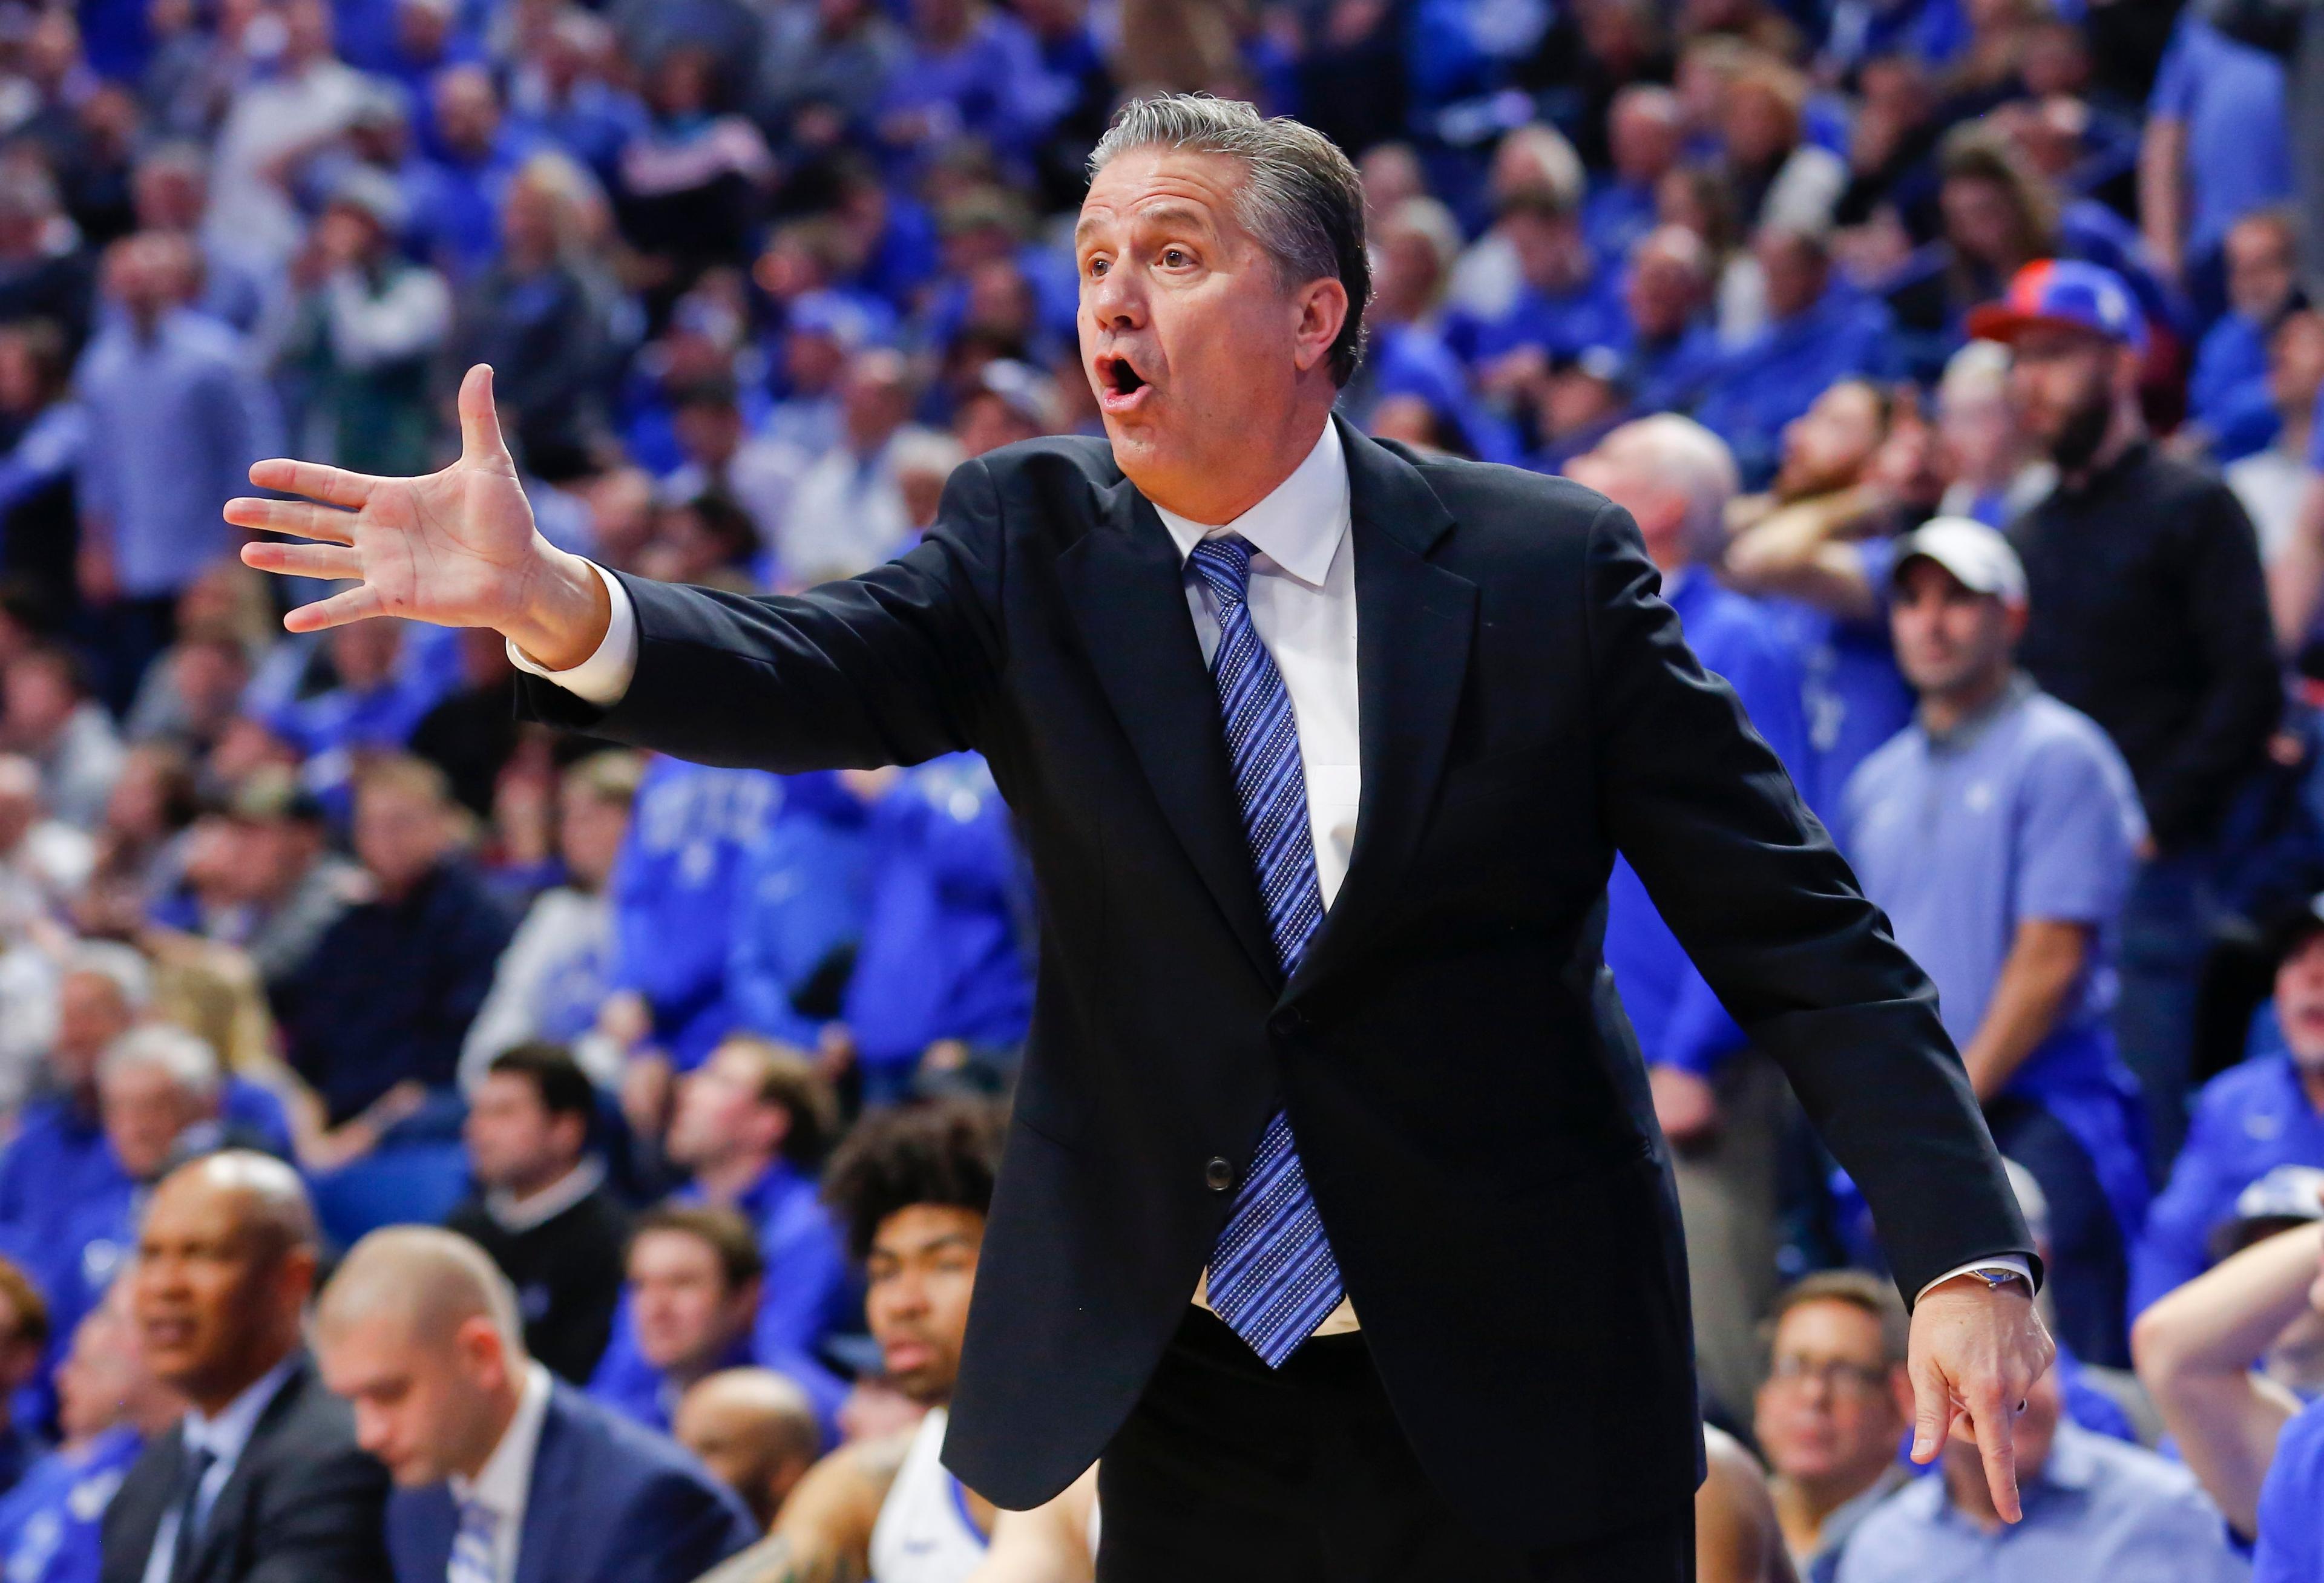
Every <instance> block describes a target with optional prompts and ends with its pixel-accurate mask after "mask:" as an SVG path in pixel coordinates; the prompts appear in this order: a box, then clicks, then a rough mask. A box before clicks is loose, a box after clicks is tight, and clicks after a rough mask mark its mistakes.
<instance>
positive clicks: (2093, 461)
mask: <svg viewBox="0 0 2324 1583" xmlns="http://www.w3.org/2000/svg"><path fill="white" fill-rule="evenodd" d="M1969 331H1970V333H1971V334H1972V335H1975V336H1978V337H1980V338H1982V339H1986V340H1994V341H2000V342H2002V343H2004V344H2006V345H2008V346H2009V348H2010V350H2011V354H2012V355H2011V369H2010V385H2011V396H2012V399H2013V400H2015V404H2016V407H2017V411H2018V417H2019V421H2020V423H2021V424H2022V425H2023V426H2024V430H2025V432H2026V434H2027V436H2028V437H2030V438H2032V439H2033V441H2034V442H2035V443H2037V444H2038V445H2040V446H2042V448H2043V449H2044V450H2046V451H2047V452H2048V453H2049V456H2050V459H2051V460H2052V462H2054V463H2056V464H2057V467H2058V473H2059V480H2058V486H2057V488H2056V489H2055V490H2053V491H2052V492H2051V494H2050V496H2049V498H2048V499H2047V500H2045V501H2043V502H2041V503H2040V504H2039V505H2036V506H2034V507H2033V508H2031V509H2030V510H2028V511H2026V512H2025V514H2024V516H2022V517H2020V518H2019V519H2018V520H2017V521H2016V523H2015V525H2014V526H2013V528H2012V529H2011V532H2010V537H2011V538H2012V540H2013V541H2014V542H2015V546H2016V548H2017V552H2018V555H2019V556H2020V557H2021V558H2022V559H2023V560H2024V565H2025V577H2026V586H2027V593H2028V595H2029V598H2030V601H2031V608H2032V617H2031V620H2030V621H2029V623H2028V625H2027V627H2026V630H2025V637H2024V641H2023V643H2022V644H2021V645H2020V646H2019V649H2018V661H2019V663H2020V664H2021V665H2022V666H2023V667H2024V669H2025V670H2026V672H2027V673H2028V674H2030V675H2031V676H2033V680H2034V682H2035V683H2036V684H2037V685H2039V686H2041V688H2042V690H2043V691H2044V692H2046V693H2049V694H2052V695H2054V696H2055V697H2057V698H2058V699H2060V700H2061V701H2062V702H2064V703H2066V704H2070V705H2071V706H2072V707H2074V708H2076V709H2079V710H2080V711H2081V712H2082V713H2085V714H2087V715H2089V716H2090V717H2091V718H2092V719H2093V720H2096V721H2097V722H2098V723H2099V724H2100V725H2102V726H2104V727H2105V728H2106V729H2107V734H2108V735H2110V736H2112V737H2113V738H2114V741H2115V745H2116V747H2118V748H2120V749H2121V750H2122V756H2123V757H2124V759H2126V760H2128V762H2129V764H2130V768H2131V773H2132V775H2133V777H2134V778H2135V779H2136V781H2137V783H2138V791H2139V796H2140V797H2141V798H2142V800H2143V801H2144V804H2145V806H2146V817H2147V824H2148V826H2149V828H2150V830H2151V831H2152V836H2151V839H2150V841H2149V842H2148V843H2147V846H2146V847H2145V849H2144V851H2143V852H2142V854H2141V855H2142V857H2143V858H2144V862H2143V864H2142V865H2141V869H2140V872H2139V875H2138V879H2137V880H2136V882H2135V886H2134V888H2133V889H2132V892H2131V897H2130V900H2129V904H2128V906H2127V907H2126V909H2125V911H2124V915H2123V925H2122V927H2123V961H2122V995H2121V999H2120V1000H2119V1001H2118V1002H2117V1003H2116V1026H2117V1028H2118V1030H2119V1033H2120V1037H2121V1045H2122V1054H2123V1057H2124V1059H2125V1060H2126V1062H2127V1063H2128V1064H2129V1066H2130V1068H2131V1070H2132V1071H2133V1072H2135V1073H2136V1074H2137V1076H2138V1078H2139V1081H2141V1082H2142V1083H2143V1084H2144V1087H2145V1090H2146V1100H2147V1106H2148V1110H2149V1116H2150V1118H2151V1121H2152V1124H2153V1146H2154V1148H2155V1149H2156V1150H2157V1151H2158V1156H2157V1157H2159V1158H2163V1159H2168V1158H2169V1157H2170V1156H2171V1155H2172V1153H2173V1152H2174V1151H2175V1150H2176V1149H2177V1147H2178V1145H2179V1138H2180V1135H2181V1130H2182V1129H2183V1127H2184V1126H2185V1119H2184V1117H2185V1112H2184V1109H2183V1108H2182V1101H2183V1099H2184V1091H2185V1089H2186V1084H2187V1067H2188V1061H2189V1056H2190V1048H2191V1045H2192V1040H2193V1025H2194V1016H2195V999H2196V977H2197V974H2198V972H2199V969H2200V967H2201V963H2202V959H2203V954H2204V951H2205V949H2206V943H2207V941H2208V937H2209V928H2210V925H2211V921H2212V914H2213V912H2214V911H2215V910H2216V909H2217V907H2218V902H2217V900H2216V899H2215V898H2214V897H2213V895H2212V891H2213V888H2214V884H2215V881H2216V879H2217V875H2218V840H2219V835H2220V828H2221V824H2222V820H2223V816H2224V815H2225V814H2226V813H2227V807H2228V805H2229V803H2230V801H2231V800H2232V799H2233V798H2234V796H2235V795H2236V790H2237V788H2238V787H2240V786H2241V785H2242V784H2243V783H2244V781H2245V780H2246V778H2247V777H2248V776H2249V775H2250V774H2251V772H2252V771H2253V770H2255V768H2258V767H2259V766H2260V764H2261V763H2262V762H2263V759H2262V754H2263V753H2264V750H2265V747H2266V743H2267V739H2268V735H2269V733H2270V732H2272V731H2273V729H2274V726H2275V722H2276V714H2277V711H2278V709H2279V707H2280V706H2281V704H2282V689H2281V686H2280V684H2279V682H2278V680H2277V675H2276V663H2275V655H2274V650H2273V646H2272V644H2271V641H2270V638H2269V626H2268V610H2267V594H2266V587H2265V584H2264V580H2263V578H2262V575H2261V572H2260V561H2259V548H2258V545H2257V542H2256V540H2255V538H2254V536H2253V533H2252V527H2251V521H2250V520H2249V519H2248V518H2247V517H2246V516H2245V514H2244V509H2243V507H2242V506H2241V505H2239V504H2237V503H2236V498H2235V496H2234V494H2233V493H2232V492H2229V490H2228V489H2227V485H2226V484H2224V483H2221V482H2220V481H2219V479H2218V476H2217V475H2216V474H2209V473H2205V472H2201V471H2199V470H2198V469H2196V468H2195V467H2193V466H2190V465H2187V464H2185V463H2181V462H2179V461H2176V460H2173V459H2172V458H2171V457H2169V456H2164V455H2163V453H2162V452H2161V451H2160V450H2158V449H2157V448H2156V447H2155V446H2153V445H2151V444H2149V443H2148V439H2147V435H2146V430H2145V427H2144V423H2143V421H2142V420H2141V419H2140V417H2139V410H2138V398H2137V388H2138V375H2139V368H2140V364H2141V363H2142V361H2143V359H2144V354H2145V351H2146V327H2145V324H2144V320H2143V319H2142V318H2141V317H2140V314H2139V311H2138V308H2137V307H2136V305H2135V302H2134V301H2133V299H2132V298H2131V295H2130V290H2129V288H2127V287H2126V286H2125V285H2124V284H2123V282H2122V280H2121V278H2120V277H2119V276H2117V275H2116V274H2114V273H2113V272H2110V271H2107V270H2105V269H2101V268H2099V267H2098V266H2097V265H2095V264H2088V263H2080V262H2071V261H2059V262H2040V263H2033V264H2028V265H2027V266H2026V267H2025V268H2024V269H2023V270H2021V271H2019V272H2018V273H2017V277H2016V279H2015V281H2011V283H2010V288H2009V294H2008V296H2007V297H2006V298H2005V299H2003V300H2001V301H2000V302H1997V303H1991V304H1988V305H1987V306H1986V307H1984V308H1979V309H1978V310H1977V311H1976V312H1975V313H1973V314H1971V315H1970V316H1969Z"/></svg>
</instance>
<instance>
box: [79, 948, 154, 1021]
mask: <svg viewBox="0 0 2324 1583" xmlns="http://www.w3.org/2000/svg"><path fill="white" fill-rule="evenodd" d="M79 973H88V974H89V975H90V976H92V977H94V978H99V979H104V980H107V981H108V982H110V983H111V984H112V985H113V988H114V990H115V993H117V994H118V995H119V996H120V997H121V1004H122V1005H124V1006H125V1007H127V1008H129V1009H130V1010H131V1011H132V1012H138V1011H143V1010H144V1009H145V1007H146V1004H147V1002H149V1001H151V1000H152V999H153V970H152V967H151V966H150V965H149V964H148V963H147V962H146V961H145V955H144V953H143V952H141V951H139V950H138V949H137V948H136V947H135V946H134V945H124V944H122V943H120V942H119V941H117V940H84V941H82V942H81V943H79V944H78V945H76V946H74V947H73V948H72V950H71V951H70V952H69V953H67V954H66V957H65V962H64V973H63V976H64V977H65V978H71V977H73V976H75V975H76V974H79Z"/></svg>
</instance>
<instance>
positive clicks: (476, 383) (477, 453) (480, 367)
mask: <svg viewBox="0 0 2324 1583" xmlns="http://www.w3.org/2000/svg"><path fill="white" fill-rule="evenodd" d="M460 460H461V461H463V462H469V463H475V462H501V461H506V460H508V442H507V441H506V440H504V439H503V438H502V437H501V415H500V411H499V410H498V409H497V408H495V407H494V406H493V368H492V364H489V363H479V364H476V365H475V367H474V368H471V369H470V370H468V374H467V377H466V379H463V380H462V381H461V382H460Z"/></svg>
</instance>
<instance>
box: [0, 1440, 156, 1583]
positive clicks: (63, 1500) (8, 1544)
mask: <svg viewBox="0 0 2324 1583" xmlns="http://www.w3.org/2000/svg"><path fill="white" fill-rule="evenodd" d="M143 1445H144V1442H143V1440H140V1439H139V1438H138V1434H137V1431H135V1430H134V1429H131V1428H130V1427H128V1426H127V1425H126V1424H123V1425H120V1426H117V1427H115V1428H113V1429H109V1430H106V1431H105V1432H104V1433H103V1434H101V1435H99V1436H97V1438H96V1439H95V1440H91V1441H90V1442H89V1443H88V1445H87V1446H85V1447H83V1448H81V1449H80V1450H78V1452H68V1451H51V1452H50V1453H49V1454H48V1455H47V1456H45V1457H43V1458H42V1459H40V1460H39V1461H38V1462H35V1463H34V1464H33V1465H32V1470H31V1471H30V1472H28V1473H26V1474H25V1475H24V1477H23V1482H22V1483H20V1484H18V1485H17V1486H16V1487H15V1488H14V1489H13V1490H11V1491H10V1492H9V1493H8V1496H7V1498H6V1499H5V1500H0V1583H97V1578H98V1575H99V1568H100V1563H101V1561H102V1560H103V1546H102V1544H101V1538H102V1530H103V1527H104V1523H105V1509H106V1507H107V1506H108V1505H112V1504H113V1496H114V1492H115V1490H118V1489H119V1488H120V1487H121V1480H122V1478H123V1477H124V1475H126V1474H127V1473H128V1471H129V1466H130V1464H131V1463H133V1462H134V1461H136V1460H137V1453H138V1452H139V1451H140V1450H143Z"/></svg>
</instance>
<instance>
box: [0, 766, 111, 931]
mask: <svg viewBox="0 0 2324 1583" xmlns="http://www.w3.org/2000/svg"><path fill="white" fill-rule="evenodd" d="M96 866H97V845H96V843H95V842H92V841H90V840H89V838H88V835H87V833H84V832H82V831H79V830H76V829H74V828H73V827H72V826H71V825H69V824H66V823H65V822H64V821H62V820H61V819H54V818H51V817H50V816H49V810H48V805H47V803H46V801H45V799H44V798H43V797H42V793H41V769H40V766H38V765H37V764H34V763H33V762H32V760H31V759H25V758H22V757H19V756H18V755H16V754H14V753H6V754H0V944H13V943H17V942H19V941H21V940H22V939H23V937H24V931H25V930H26V928H27V927H28V926H30V925H31V924H32V921H33V920H34V919H36V918H46V917H52V916H61V915H62V914H63V913H64V911H65V908H66V904H67V903H69V901H70V900H71V899H72V897H74V896H76V895H78V893H79V891H80V888H81V887H82V886H83V885H85V884H87V883H88V876H89V872H90V870H93V869H94V868H95V867H96Z"/></svg>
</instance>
